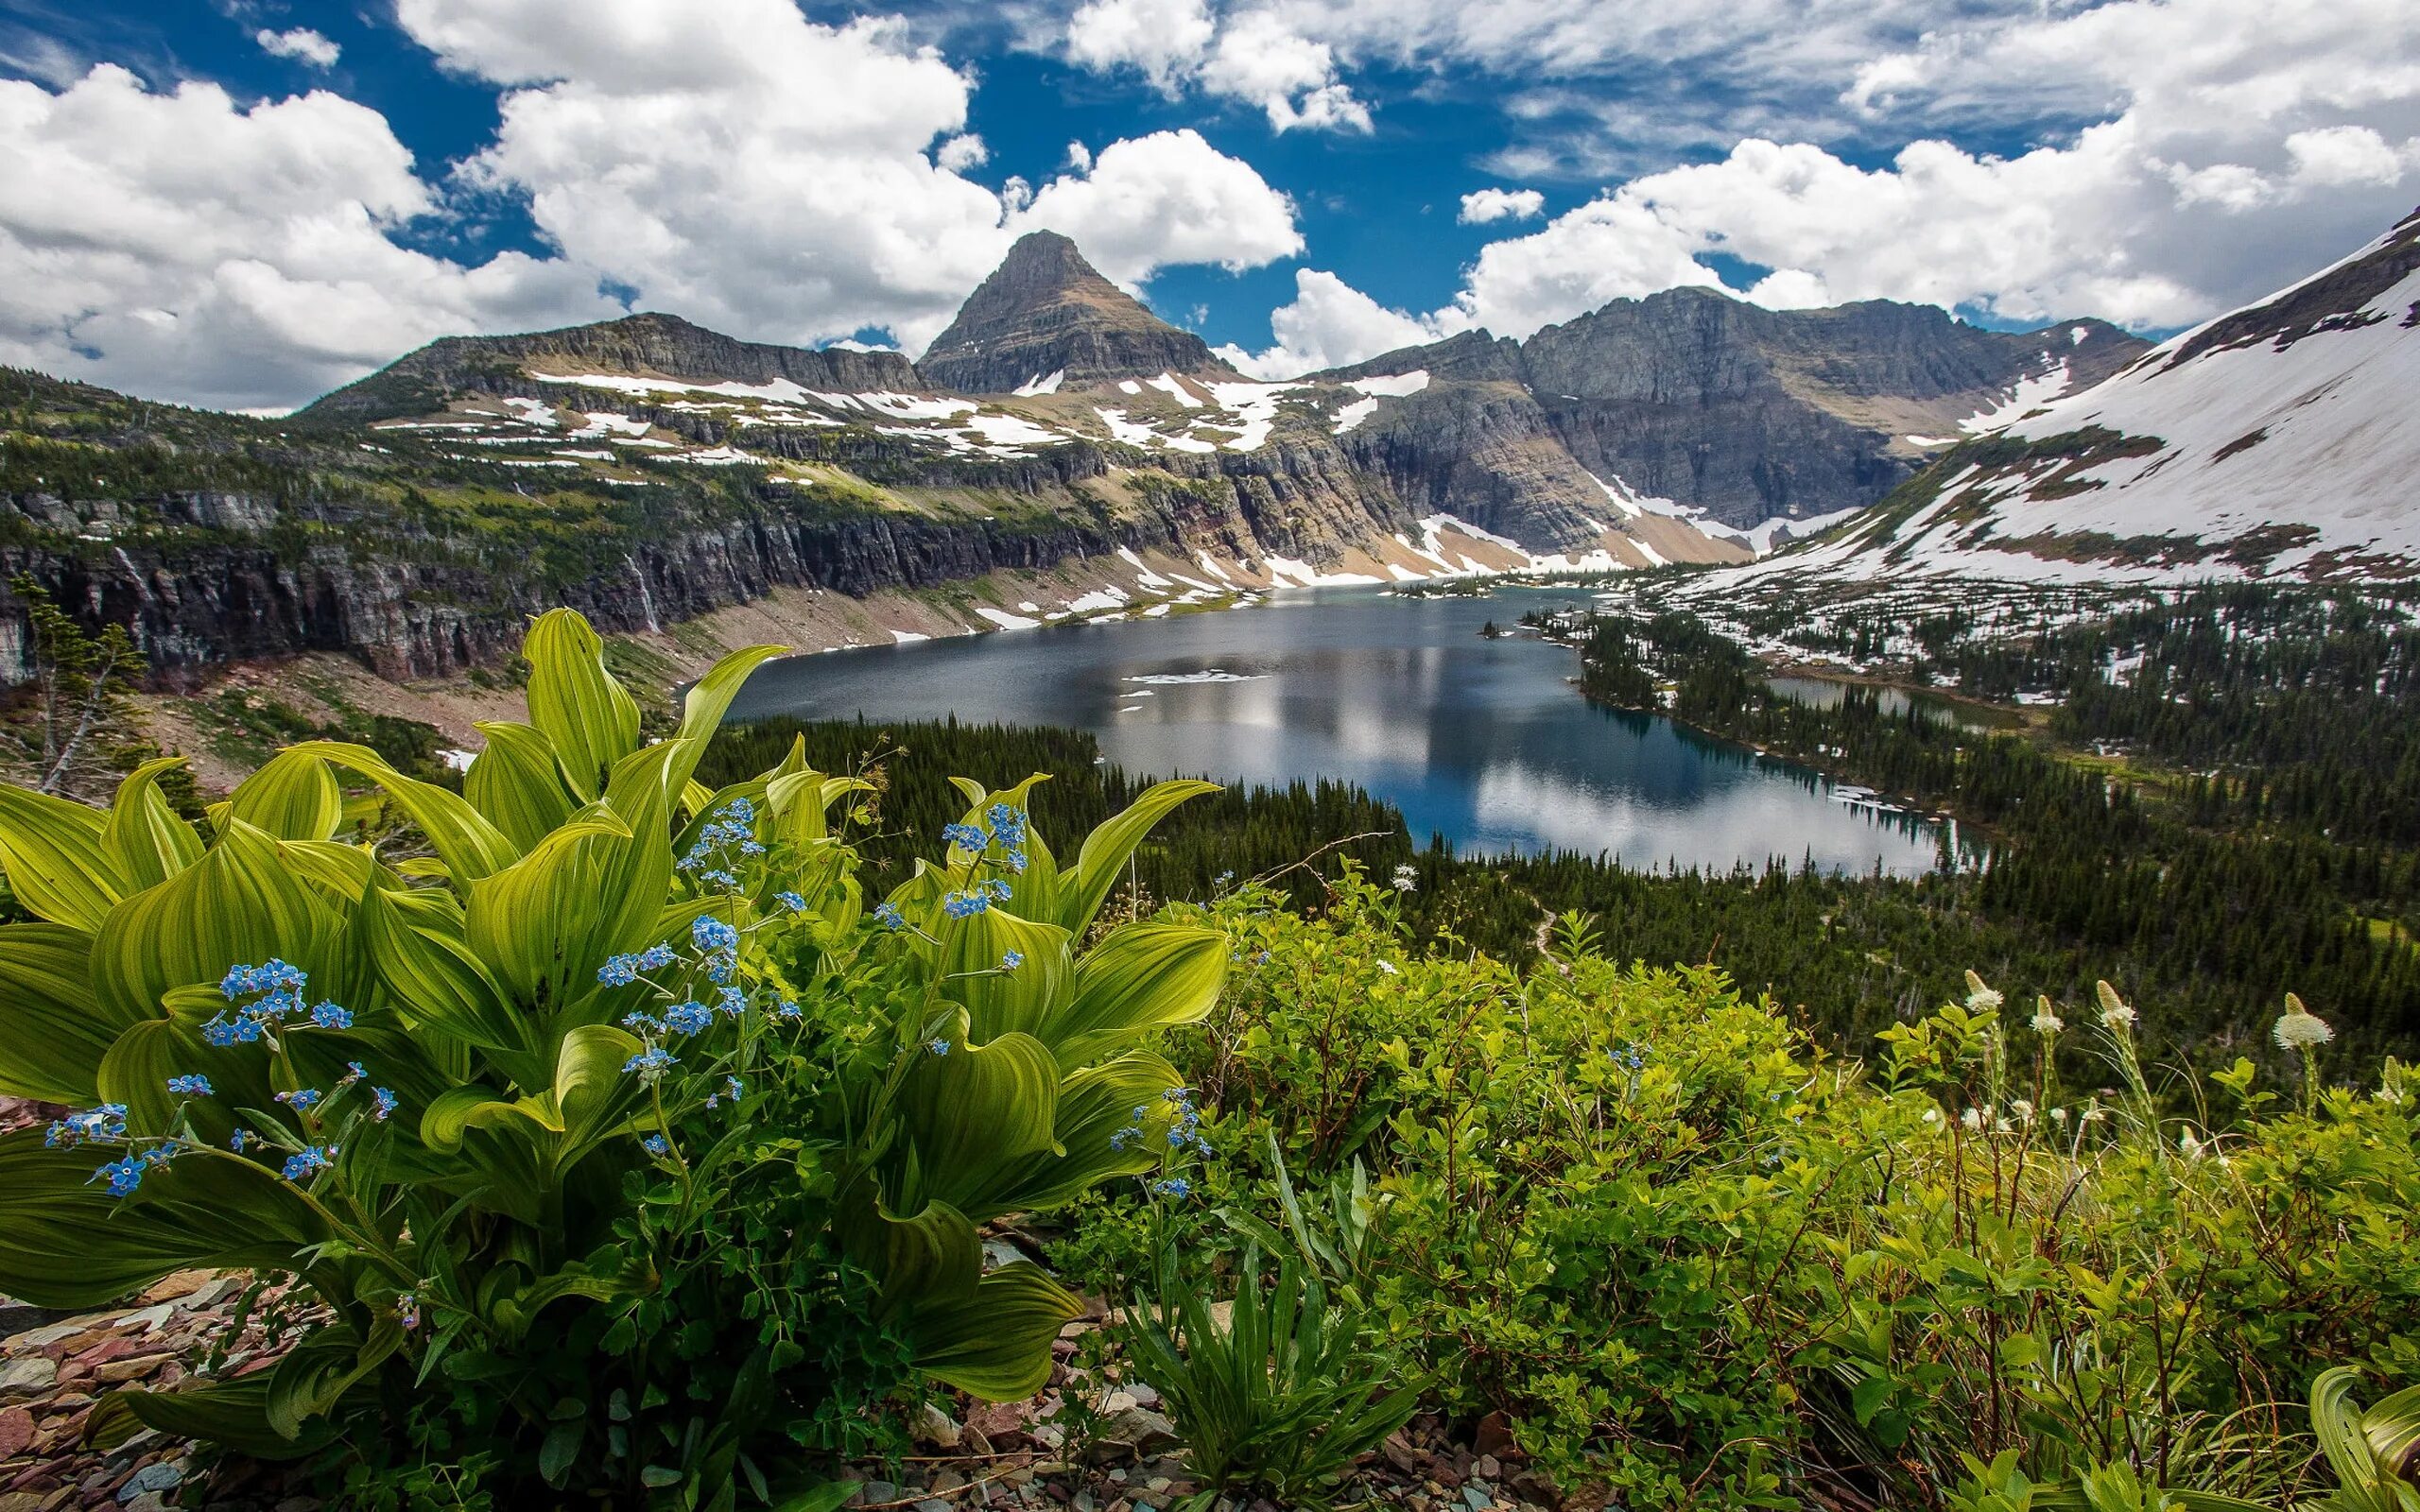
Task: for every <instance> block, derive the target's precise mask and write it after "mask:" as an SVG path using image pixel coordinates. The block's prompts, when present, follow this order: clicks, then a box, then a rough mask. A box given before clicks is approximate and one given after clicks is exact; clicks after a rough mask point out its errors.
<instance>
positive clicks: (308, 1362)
mask: <svg viewBox="0 0 2420 1512" xmlns="http://www.w3.org/2000/svg"><path fill="white" fill-rule="evenodd" d="M403 1342H404V1333H403V1329H402V1326H401V1325H399V1324H398V1323H397V1322H396V1321H395V1315H394V1314H392V1313H388V1312H384V1311H382V1312H380V1313H379V1314H378V1315H377V1321H375V1322H374V1323H372V1325H371V1327H370V1337H369V1338H367V1339H365V1340H363V1341H361V1343H360V1344H359V1345H358V1346H356V1345H355V1344H354V1341H353V1340H352V1339H350V1338H348V1337H346V1336H345V1334H344V1332H343V1331H341V1330H339V1329H333V1328H328V1329H321V1330H320V1331H319V1332H316V1333H313V1334H312V1335H310V1336H309V1337H308V1338H306V1339H304V1340H303V1341H302V1343H301V1344H298V1345H296V1346H295V1347H294V1348H293V1349H289V1350H287V1351H286V1355H285V1359H283V1360H280V1361H278V1362H277V1364H276V1366H273V1367H272V1368H271V1369H270V1370H269V1372H268V1377H269V1381H268V1400H267V1401H266V1402H265V1404H264V1405H265V1407H266V1408H267V1412H268V1426H269V1430H270V1432H272V1433H274V1434H276V1435H277V1436H278V1437H280V1438H283V1439H285V1441H286V1442H288V1443H296V1442H299V1441H301V1439H302V1435H303V1434H304V1433H305V1432H306V1431H308V1430H309V1428H310V1427H311V1425H312V1424H314V1423H316V1422H320V1421H324V1420H326V1418H327V1417H328V1416H329V1414H330V1411H331V1409H333V1408H334V1407H335V1406H336V1404H337V1402H338V1401H339V1400H342V1399H343V1397H344V1395H345V1393H346V1392H348V1391H351V1390H352V1389H353V1388H354V1386H356V1385H358V1384H359V1383H361V1382H362V1381H363V1380H365V1379H367V1378H368V1377H369V1375H370V1373H371V1372H372V1371H373V1370H375V1369H377V1368H378V1366H381V1365H383V1364H385V1363H386V1361H387V1359H388V1358H389V1356H390V1355H392V1354H393V1353H394V1352H395V1351H396V1350H397V1349H401V1348H402V1347H403Z"/></svg>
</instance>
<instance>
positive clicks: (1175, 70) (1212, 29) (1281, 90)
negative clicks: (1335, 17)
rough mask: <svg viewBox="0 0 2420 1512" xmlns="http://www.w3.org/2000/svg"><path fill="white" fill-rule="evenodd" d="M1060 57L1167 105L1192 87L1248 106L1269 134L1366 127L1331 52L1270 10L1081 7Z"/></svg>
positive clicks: (1131, 2)
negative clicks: (1140, 81)
mask: <svg viewBox="0 0 2420 1512" xmlns="http://www.w3.org/2000/svg"><path fill="white" fill-rule="evenodd" d="M1065 50H1066V55H1067V57H1068V59H1069V60H1071V61H1073V62H1076V63H1079V64H1081V65H1082V66H1084V67H1086V68H1089V69H1092V70H1094V71H1096V72H1100V73H1110V72H1115V71H1116V70H1118V69H1121V68H1132V69H1136V70H1138V71H1140V72H1141V73H1142V74H1143V76H1144V77H1147V78H1149V79H1150V81H1151V83H1152V85H1153V86H1154V87H1155V88H1157V89H1158V90H1159V91H1160V92H1161V93H1163V94H1167V95H1168V96H1169V97H1171V98H1174V97H1176V96H1177V95H1179V94H1183V93H1184V91H1185V90H1186V89H1188V88H1194V89H1200V90H1201V91H1202V92H1203V93H1205V94H1212V95H1215V96H1218V97H1220V98H1224V99H1232V100H1237V101H1240V102H1242V103H1244V104H1247V105H1251V106H1253V107H1255V108H1257V109H1258V110H1259V111H1260V112H1262V113H1263V114H1265V115H1266V116H1268V118H1269V124H1270V127H1271V129H1274V130H1278V131H1289V130H1292V129H1295V128H1297V127H1307V128H1311V129H1322V130H1340V131H1367V130H1369V129H1370V126H1371V123H1370V111H1369V108H1368V107H1367V106H1366V105H1364V104H1362V102H1361V101H1360V100H1359V99H1357V98H1356V97H1355V96H1354V94H1353V91H1352V88H1351V87H1350V86H1349V85H1347V84H1346V83H1344V81H1343V80H1342V79H1341V78H1340V77H1338V65H1337V56H1336V50H1335V49H1334V48H1333V47H1331V46H1330V45H1329V44H1328V43H1324V42H1320V41H1317V40H1314V39H1313V38H1310V37H1307V36H1305V35H1304V34H1303V33H1302V32H1301V31H1298V30H1297V29H1295V27H1294V26H1292V25H1291V24H1290V23H1289V22H1288V20H1287V18H1286V17H1285V15H1284V14H1282V13H1281V12H1280V11H1279V10H1278V9H1274V8H1266V9H1245V10H1228V11H1225V12H1223V13H1221V14H1219V15H1216V16H1214V15H1213V13H1212V11H1211V9H1210V8H1209V6H1208V4H1207V3H1206V0H1085V3H1084V4H1083V5H1082V6H1080V7H1079V8H1078V9H1076V11H1075V13H1074V14H1073V15H1071V16H1069V17H1068V20H1067V28H1066V37H1065Z"/></svg>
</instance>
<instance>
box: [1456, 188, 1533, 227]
mask: <svg viewBox="0 0 2420 1512" xmlns="http://www.w3.org/2000/svg"><path fill="white" fill-rule="evenodd" d="M1546 208H1547V197H1546V196H1544V195H1542V194H1540V193H1538V191H1536V190H1535V189H1478V190H1474V191H1472V192H1471V193H1469V194H1466V195H1464V196H1462V213H1461V215H1460V216H1458V217H1456V218H1458V219H1459V220H1461V223H1462V224H1463V225H1465V226H1483V225H1485V224H1487V223H1488V222H1490V221H1495V220H1528V219H1530V218H1531V217H1532V216H1535V215H1543V214H1544V213H1545V211H1546Z"/></svg>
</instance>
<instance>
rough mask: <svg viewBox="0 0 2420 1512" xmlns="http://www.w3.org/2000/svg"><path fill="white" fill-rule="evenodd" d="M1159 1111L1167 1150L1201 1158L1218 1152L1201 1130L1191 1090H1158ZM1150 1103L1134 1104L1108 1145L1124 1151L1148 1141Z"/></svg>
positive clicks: (1199, 1112)
mask: <svg viewBox="0 0 2420 1512" xmlns="http://www.w3.org/2000/svg"><path fill="white" fill-rule="evenodd" d="M1160 1102H1161V1113H1162V1115H1163V1116H1164V1117H1166V1118H1167V1134H1166V1136H1165V1137H1166V1139H1167V1146H1168V1150H1169V1151H1170V1153H1172V1154H1176V1155H1198V1156H1201V1157H1202V1158H1203V1159H1205V1160H1206V1159H1208V1158H1209V1157H1210V1156H1212V1155H1215V1154H1217V1153H1218V1151H1217V1149H1216V1148H1215V1147H1214V1146H1213V1145H1212V1144H1211V1143H1210V1142H1209V1140H1207V1139H1206V1138H1204V1137H1203V1136H1202V1133H1201V1110H1200V1109H1199V1108H1195V1107H1194V1106H1193V1089H1192V1088H1190V1087H1171V1088H1169V1089H1167V1091H1164V1092H1162V1093H1160ZM1150 1121H1151V1106H1150V1104H1149V1103H1136V1104H1135V1105H1134V1111H1133V1115H1132V1117H1131V1118H1129V1119H1128V1120H1127V1121H1126V1126H1125V1127H1123V1128H1121V1129H1119V1130H1118V1131H1117V1132H1116V1133H1115V1134H1112V1135H1111V1136H1110V1137H1109V1147H1110V1148H1111V1149H1113V1150H1115V1151H1117V1152H1119V1153H1120V1154H1123V1153H1125V1152H1126V1151H1128V1150H1131V1149H1133V1148H1135V1147H1136V1146H1138V1145H1141V1144H1145V1143H1149V1142H1150V1137H1151V1134H1150Z"/></svg>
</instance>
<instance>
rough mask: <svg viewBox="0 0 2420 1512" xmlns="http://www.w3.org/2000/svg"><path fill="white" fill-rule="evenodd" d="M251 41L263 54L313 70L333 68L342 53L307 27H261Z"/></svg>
mask: <svg viewBox="0 0 2420 1512" xmlns="http://www.w3.org/2000/svg"><path fill="white" fill-rule="evenodd" d="M252 41H253V42H255V43H259V44H260V47H261V50H262V51H263V52H267V53H271V54H274V55H275V56H277V57H279V58H291V59H293V60H295V61H296V62H299V63H308V64H310V65H311V66H312V67H314V68H334V67H335V66H336V63H337V59H338V58H340V57H342V56H343V51H344V50H343V49H342V48H340V47H338V46H337V44H336V43H332V42H330V41H329V40H328V39H327V38H325V37H323V36H321V35H320V34H319V33H318V32H316V31H313V30H312V29H311V28H310V27H308V26H297V27H295V28H294V29H293V30H291V31H271V30H269V29H268V27H267V26H263V27H262V28H261V29H260V30H258V31H256V32H253V33H252Z"/></svg>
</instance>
